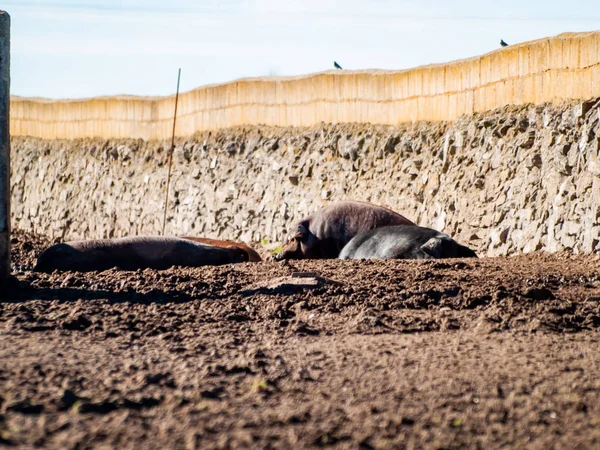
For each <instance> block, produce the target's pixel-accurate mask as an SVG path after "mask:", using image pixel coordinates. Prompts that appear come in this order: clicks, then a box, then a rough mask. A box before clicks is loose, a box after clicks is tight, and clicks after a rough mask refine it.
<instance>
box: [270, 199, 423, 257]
mask: <svg viewBox="0 0 600 450" xmlns="http://www.w3.org/2000/svg"><path fill="white" fill-rule="evenodd" d="M390 225H414V224H413V223H412V222H411V221H410V220H408V219H407V218H406V217H404V216H401V215H400V214H398V213H396V212H394V211H392V210H391V209H387V208H384V207H382V206H377V205H372V204H370V203H364V202H357V201H344V202H336V203H332V204H330V205H327V206H325V207H324V208H321V209H320V210H319V211H317V212H315V213H314V214H311V215H310V216H308V217H306V218H305V219H303V220H301V221H300V222H299V223H298V224H297V225H296V227H295V228H294V230H293V232H292V234H291V235H290V237H289V238H288V240H287V242H286V244H285V246H284V247H283V250H282V251H281V252H280V253H279V254H278V255H277V256H275V259H277V260H282V259H324V258H337V257H338V255H339V254H340V251H341V250H342V248H344V246H345V245H346V244H347V243H348V242H349V241H350V239H352V238H353V237H354V236H356V235H357V234H360V233H363V232H365V231H368V230H372V229H374V228H379V227H385V226H390Z"/></svg>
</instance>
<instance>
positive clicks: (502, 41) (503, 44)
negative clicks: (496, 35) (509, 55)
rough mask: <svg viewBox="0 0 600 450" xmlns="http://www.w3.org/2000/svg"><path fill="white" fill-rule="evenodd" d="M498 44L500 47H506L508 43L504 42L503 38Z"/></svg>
mask: <svg viewBox="0 0 600 450" xmlns="http://www.w3.org/2000/svg"><path fill="white" fill-rule="evenodd" d="M500 45H501V46H502V47H508V44H507V43H506V42H504V40H503V39H500Z"/></svg>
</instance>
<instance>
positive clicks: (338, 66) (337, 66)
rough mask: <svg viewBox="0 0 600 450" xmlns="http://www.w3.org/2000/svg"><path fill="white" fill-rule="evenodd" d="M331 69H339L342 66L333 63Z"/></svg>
mask: <svg viewBox="0 0 600 450" xmlns="http://www.w3.org/2000/svg"><path fill="white" fill-rule="evenodd" d="M333 67H335V68H336V69H341V68H342V66H340V65H339V64H338V63H336V62H335V61H334V62H333Z"/></svg>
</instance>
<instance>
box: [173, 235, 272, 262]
mask: <svg viewBox="0 0 600 450" xmlns="http://www.w3.org/2000/svg"><path fill="white" fill-rule="evenodd" d="M183 239H188V240H190V241H194V242H200V243H201V244H207V245H213V246H215V247H221V248H228V247H238V248H241V249H242V250H244V251H245V252H246V253H248V261H251V262H260V261H262V258H261V257H260V255H259V254H258V253H257V252H256V250H254V249H253V248H252V247H248V246H247V245H246V244H243V243H241V242H235V241H227V240H220V239H210V238H202V237H193V236H184V237H183Z"/></svg>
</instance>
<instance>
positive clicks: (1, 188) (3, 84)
mask: <svg viewBox="0 0 600 450" xmlns="http://www.w3.org/2000/svg"><path fill="white" fill-rule="evenodd" d="M9 276H10V16H9V15H8V13H7V12H6V11H0V283H2V282H4V281H6V280H7V279H8V277H9Z"/></svg>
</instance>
